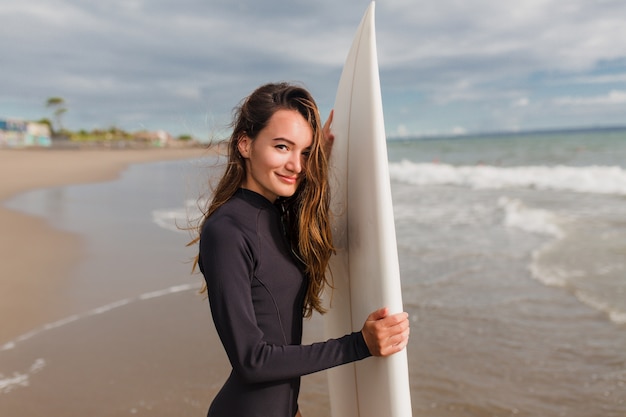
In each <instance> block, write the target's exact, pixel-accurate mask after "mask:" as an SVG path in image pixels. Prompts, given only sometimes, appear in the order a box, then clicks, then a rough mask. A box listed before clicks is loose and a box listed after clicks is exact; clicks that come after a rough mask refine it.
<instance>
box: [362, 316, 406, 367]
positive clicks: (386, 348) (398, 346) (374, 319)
mask: <svg viewBox="0 0 626 417" xmlns="http://www.w3.org/2000/svg"><path fill="white" fill-rule="evenodd" d="M387 313H388V310H387V309H386V308H382V309H379V310H376V311H374V312H372V313H371V314H370V315H369V316H368V317H367V320H366V321H365V324H364V325H363V329H362V330H361V332H362V334H363V338H364V339H365V343H366V344H367V347H368V349H369V351H370V353H371V354H372V355H374V356H389V355H392V354H394V353H397V352H399V351H401V350H402V349H404V348H405V347H406V345H407V343H408V340H409V333H410V323H409V315H408V314H407V313H398V314H392V315H388V314H387Z"/></svg>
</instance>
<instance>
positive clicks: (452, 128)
mask: <svg viewBox="0 0 626 417" xmlns="http://www.w3.org/2000/svg"><path fill="white" fill-rule="evenodd" d="M368 4H369V2H368V1H367V0H340V1H338V0H317V1H310V0H306V1H305V0H290V1H278V0H264V1H259V0H105V1H92V0H28V1H16V0H0V118H7V117H15V118H23V119H39V118H42V117H50V116H51V111H50V109H46V107H45V102H46V100H47V98H49V97H52V96H60V97H62V98H64V99H65V101H66V102H67V108H68V112H67V113H66V115H65V119H64V124H65V125H66V127H68V128H70V129H81V128H84V129H93V128H109V127H111V126H118V127H121V128H124V129H127V130H132V131H135V130H141V129H166V130H169V131H170V132H172V133H173V134H184V133H191V134H193V135H195V136H198V137H200V138H208V137H209V136H211V135H220V134H222V133H223V131H224V128H225V126H226V125H227V124H228V123H229V121H230V116H231V110H232V108H233V107H234V106H235V105H236V104H237V103H238V102H239V100H240V99H241V98H242V97H243V96H245V95H246V94H248V93H249V92H250V91H251V90H253V89H254V88H255V87H257V86H258V85H260V84H262V83H265V82H268V81H278V80H286V81H295V82H299V83H301V84H304V85H305V86H306V87H308V88H309V89H310V90H311V92H312V93H313V94H314V96H315V97H316V98H317V100H318V103H319V105H320V108H321V109H322V111H323V112H324V113H326V112H328V111H329V110H330V108H331V107H332V104H333V101H334V96H335V89H336V86H337V82H338V80H339V76H340V73H341V68H342V65H343V62H344V60H345V57H346V54H347V52H348V49H349V46H350V44H351V42H352V37H353V35H354V32H355V30H356V27H357V25H358V23H359V21H360V20H361V17H362V15H363V13H364V11H365V9H366V8H367V6H368ZM376 31H377V39H378V54H379V64H380V77H381V85H382V94H383V100H384V107H385V122H386V128H387V135H388V137H392V136H406V135H421V136H423V135H445V134H451V133H477V132H493V131H511V130H531V129H546V128H548V129H549V128H569V127H593V126H615V125H626V2H625V1H623V0H567V1H565V0H517V1H512V0H467V1H463V0H436V1H434V0H429V1H425V0H380V1H379V2H377V4H376Z"/></svg>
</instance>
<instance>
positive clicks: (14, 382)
mask: <svg viewBox="0 0 626 417" xmlns="http://www.w3.org/2000/svg"><path fill="white" fill-rule="evenodd" d="M45 366H46V361H45V360H44V359H42V358H39V359H37V360H36V361H35V362H33V364H32V365H31V366H30V367H29V368H28V370H27V371H26V372H24V373H23V372H14V373H13V375H12V376H10V377H6V378H5V377H4V375H2V374H0V394H8V393H9V392H11V391H13V390H14V389H15V388H19V387H27V386H28V384H29V383H30V381H29V379H30V376H31V375H34V374H36V373H38V372H40V371H41V370H42V369H43V368H44V367H45Z"/></svg>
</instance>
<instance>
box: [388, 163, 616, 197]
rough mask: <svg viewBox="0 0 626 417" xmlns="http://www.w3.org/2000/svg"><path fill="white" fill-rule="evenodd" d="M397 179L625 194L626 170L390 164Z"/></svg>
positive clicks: (475, 186) (415, 182)
mask: <svg viewBox="0 0 626 417" xmlns="http://www.w3.org/2000/svg"><path fill="white" fill-rule="evenodd" d="M389 173H390V176H391V178H392V180H394V181H398V182H403V183H408V184H414V185H454V186H461V187H470V188H474V189H502V188H535V189H541V190H555V191H574V192H580V193H593V194H616V195H626V171H625V170H624V169H622V168H620V167H617V166H587V167H572V166H520V167H495V166H488V165H477V166H453V165H448V164H435V163H415V162H411V161H407V160H404V161H402V162H397V163H391V164H390V165H389Z"/></svg>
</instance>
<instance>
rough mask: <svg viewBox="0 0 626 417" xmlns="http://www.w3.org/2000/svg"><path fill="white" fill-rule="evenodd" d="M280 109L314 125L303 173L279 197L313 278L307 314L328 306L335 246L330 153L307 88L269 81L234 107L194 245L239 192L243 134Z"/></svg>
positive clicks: (251, 133) (251, 134)
mask: <svg viewBox="0 0 626 417" xmlns="http://www.w3.org/2000/svg"><path fill="white" fill-rule="evenodd" d="M278 110H295V111H297V112H298V113H300V114H301V115H302V116H303V117H304V119H305V120H306V121H307V122H308V123H309V125H310V126H311V129H312V131H313V141H312V144H311V148H310V154H309V156H308V158H307V162H306V163H305V164H304V167H303V171H304V176H303V178H302V180H301V181H300V184H299V186H298V189H297V190H296V192H295V193H294V195H293V196H291V197H288V198H285V199H281V200H282V201H281V204H282V206H283V208H284V210H285V213H284V216H285V217H286V220H287V224H288V234H289V238H290V240H291V245H292V247H293V248H294V250H295V251H296V252H297V255H298V257H299V258H300V259H301V260H302V261H303V263H304V265H305V268H306V269H305V273H306V275H307V278H308V281H309V282H308V288H307V292H306V296H305V299H304V311H303V315H304V317H310V316H311V314H312V313H313V310H316V311H318V312H320V313H324V312H325V310H324V308H323V306H322V301H321V296H322V292H323V290H324V287H325V286H326V285H328V281H327V279H326V269H327V268H328V261H329V259H330V256H331V254H332V253H333V251H334V248H333V245H332V236H331V229H330V219H329V206H330V189H329V185H328V159H327V155H326V153H325V149H324V138H323V132H322V126H321V122H320V117H319V110H318V108H317V104H316V103H315V100H313V97H312V96H311V94H310V93H309V92H308V91H307V90H306V89H304V88H302V87H299V86H296V85H292V84H288V83H278V84H266V85H263V86H261V87H259V88H257V89H256V90H255V91H254V92H253V93H252V94H250V96H248V97H247V98H245V99H244V100H243V101H242V103H241V104H240V105H239V106H238V107H237V108H236V109H235V117H234V121H233V124H232V128H233V131H232V134H231V135H230V138H229V139H228V163H227V165H226V171H225V172H224V175H223V176H222V178H221V179H220V181H219V183H218V184H217V187H216V188H215V190H214V193H213V199H212V200H211V202H210V203H209V205H208V207H207V208H206V211H205V214H204V217H203V220H202V221H201V224H200V226H199V228H198V235H197V237H196V238H195V239H193V240H192V241H191V242H190V245H192V244H195V243H197V242H198V241H199V240H200V231H201V230H202V225H203V224H204V222H205V221H206V219H207V218H208V217H209V216H211V215H212V214H213V213H214V212H215V210H217V209H218V208H219V207H221V206H222V205H223V204H224V203H226V202H227V201H228V200H229V199H230V198H231V197H232V196H233V195H234V194H235V192H236V191H237V190H238V189H239V188H240V187H241V185H242V184H243V182H244V180H245V178H246V165H245V162H244V159H243V158H242V157H241V155H240V153H239V149H238V143H239V141H240V140H241V139H242V138H243V137H244V136H247V137H249V138H250V139H252V140H254V139H256V137H257V136H258V134H259V132H260V131H261V130H263V129H264V128H265V127H266V126H267V124H268V122H269V120H270V118H271V117H272V116H273V115H274V113H276V112H277V111H278ZM196 262H197V258H196ZM194 266H195V265H194Z"/></svg>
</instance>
